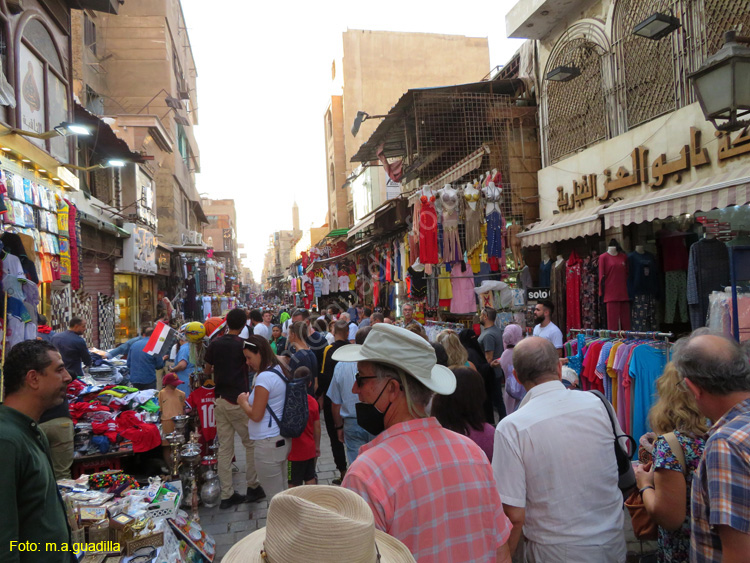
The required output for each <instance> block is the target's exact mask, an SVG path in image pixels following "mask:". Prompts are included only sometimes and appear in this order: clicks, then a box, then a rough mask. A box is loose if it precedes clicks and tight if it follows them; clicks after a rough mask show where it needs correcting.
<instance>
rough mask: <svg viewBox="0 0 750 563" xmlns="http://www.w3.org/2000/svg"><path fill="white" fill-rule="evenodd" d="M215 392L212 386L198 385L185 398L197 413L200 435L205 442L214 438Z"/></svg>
mask: <svg viewBox="0 0 750 563" xmlns="http://www.w3.org/2000/svg"><path fill="white" fill-rule="evenodd" d="M215 400H216V394H215V392H214V388H213V387H206V386H205V385H204V386H203V387H199V388H198V389H196V390H195V391H193V392H192V393H191V394H190V396H189V397H188V399H187V403H188V405H190V408H191V409H193V412H197V413H198V418H199V419H200V422H201V436H202V437H203V440H204V441H205V442H211V441H213V439H214V438H216V417H215V416H214V402H215Z"/></svg>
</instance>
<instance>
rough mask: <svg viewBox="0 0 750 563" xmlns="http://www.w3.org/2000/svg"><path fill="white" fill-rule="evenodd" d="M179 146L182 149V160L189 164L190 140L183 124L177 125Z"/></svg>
mask: <svg viewBox="0 0 750 563" xmlns="http://www.w3.org/2000/svg"><path fill="white" fill-rule="evenodd" d="M177 148H178V149H179V151H180V155H182V160H184V161H185V164H186V165H187V160H188V154H189V152H188V140H187V135H185V129H184V128H183V127H182V125H179V124H178V125H177Z"/></svg>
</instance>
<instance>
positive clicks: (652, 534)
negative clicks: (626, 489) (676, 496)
mask: <svg viewBox="0 0 750 563" xmlns="http://www.w3.org/2000/svg"><path fill="white" fill-rule="evenodd" d="M664 439H665V440H666V441H667V444H669V448H670V449H671V450H672V453H673V454H674V456H675V458H677V461H678V462H679V463H680V465H681V466H682V474H683V475H684V476H687V466H686V464H685V453H684V452H683V450H682V446H680V443H679V442H678V441H677V436H675V435H674V432H669V433H667V434H664ZM650 465H651V464H650V463H649V464H647V467H648V470H650V469H651V467H650ZM625 506H626V507H627V509H628V512H629V513H630V519H631V520H632V522H633V533H634V534H635V537H636V539H639V540H642V541H648V540H655V539H657V538H658V535H659V534H658V527H657V524H656V522H654V521H653V520H652V518H651V515H650V514H649V513H648V511H646V506H645V505H644V504H643V496H642V495H641V492H640V491H633V493H632V494H631V495H630V496H629V497H628V498H627V500H626V501H625Z"/></svg>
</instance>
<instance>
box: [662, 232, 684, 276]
mask: <svg viewBox="0 0 750 563" xmlns="http://www.w3.org/2000/svg"><path fill="white" fill-rule="evenodd" d="M656 246H657V248H658V250H659V257H660V258H661V266H662V270H663V271H664V272H674V271H677V270H682V271H687V269H688V261H689V258H688V247H687V233H681V232H679V231H668V230H666V229H662V230H660V231H658V232H657V233H656Z"/></svg>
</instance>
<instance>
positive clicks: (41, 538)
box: [0, 340, 75, 563]
mask: <svg viewBox="0 0 750 563" xmlns="http://www.w3.org/2000/svg"><path fill="white" fill-rule="evenodd" d="M70 381H71V378H70V375H69V374H68V372H67V370H66V369H65V364H64V363H63V361H62V358H61V357H60V354H59V353H58V352H57V351H56V350H55V348H54V347H53V346H52V345H51V344H49V343H47V342H44V341H43V340H28V341H25V342H21V343H19V344H17V345H16V346H14V347H13V349H12V350H11V351H10V353H9V354H8V357H7V358H6V362H5V390H6V398H5V403H4V404H3V405H0V453H1V455H2V463H0V561H3V562H5V561H12V562H19V563H27V562H28V563H36V562H40V563H41V562H45V563H46V562H52V563H58V562H59V563H69V562H71V561H75V557H74V555H73V553H72V551H70V550H71V545H70V542H71V537H70V529H69V527H68V521H67V517H66V513H65V508H64V505H63V501H62V498H61V497H60V494H59V492H58V489H57V483H56V482H55V474H54V471H53V469H52V462H51V459H50V454H49V444H48V442H47V438H46V437H45V436H44V434H43V433H42V431H41V430H40V429H39V424H38V422H37V421H38V420H39V417H40V416H41V414H42V413H43V412H44V411H45V410H47V409H48V408H51V407H54V406H56V405H57V404H60V403H61V402H62V400H63V396H64V394H65V389H66V388H67V385H68V383H69V382H70Z"/></svg>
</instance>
